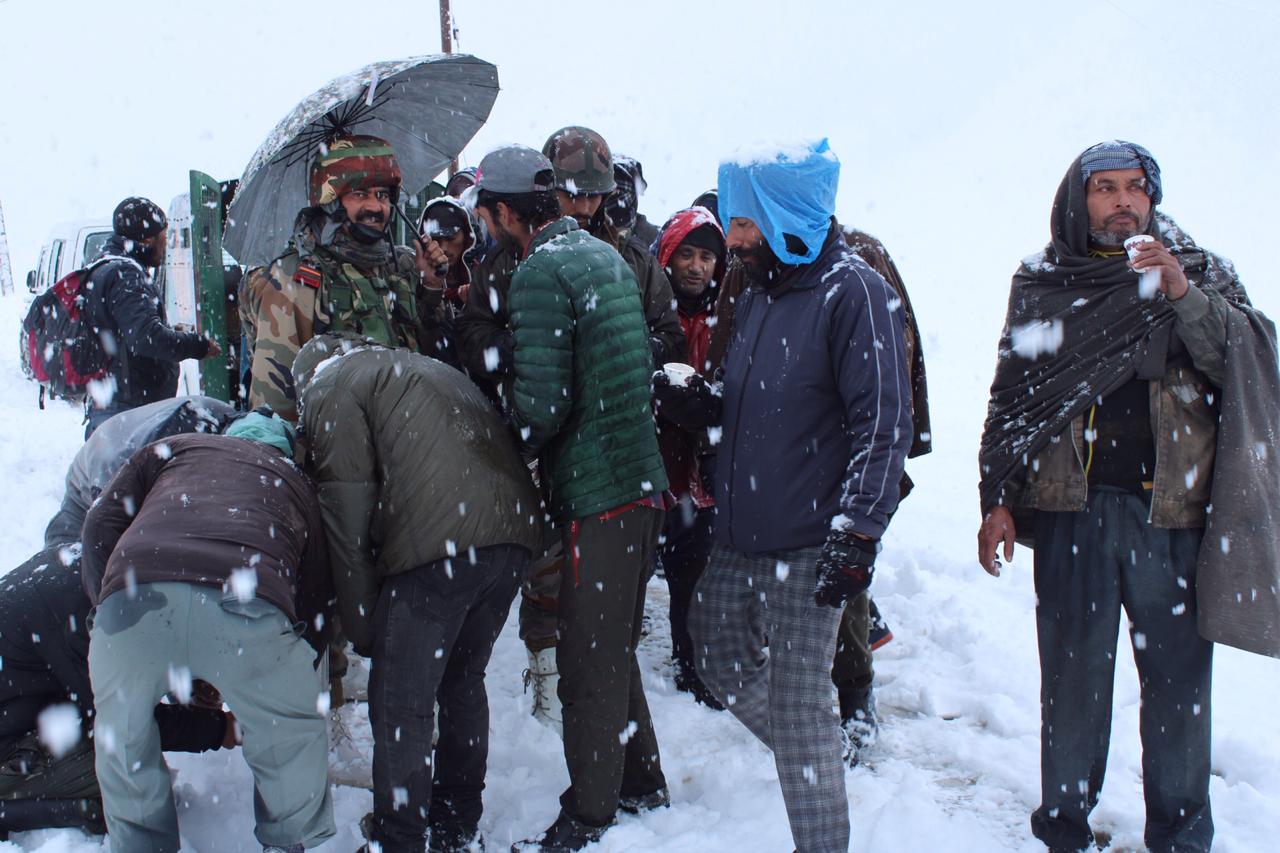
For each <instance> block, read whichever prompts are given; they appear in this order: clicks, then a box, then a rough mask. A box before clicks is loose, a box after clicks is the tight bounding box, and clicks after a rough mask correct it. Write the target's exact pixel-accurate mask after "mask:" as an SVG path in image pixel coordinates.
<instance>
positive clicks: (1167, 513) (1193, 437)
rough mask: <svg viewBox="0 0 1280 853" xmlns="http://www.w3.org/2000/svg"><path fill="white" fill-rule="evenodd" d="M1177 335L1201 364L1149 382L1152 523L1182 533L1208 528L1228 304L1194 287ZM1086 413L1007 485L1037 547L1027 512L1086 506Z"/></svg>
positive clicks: (1021, 535) (1018, 518)
mask: <svg viewBox="0 0 1280 853" xmlns="http://www.w3.org/2000/svg"><path fill="white" fill-rule="evenodd" d="M1173 306H1174V311H1175V312H1176V315H1177V319H1176V321H1175V326H1174V328H1175V330H1176V331H1177V334H1178V336H1179V338H1180V339H1181V340H1182V341H1183V342H1184V343H1185V345H1186V347H1187V349H1188V350H1189V351H1190V354H1191V356H1192V358H1193V360H1194V361H1195V365H1196V366H1192V365H1191V364H1174V365H1170V366H1169V367H1168V368H1167V369H1166V371H1165V375H1164V378H1163V379H1160V380H1158V381H1152V382H1151V383H1150V387H1151V390H1150V402H1151V434H1152V436H1153V437H1154V438H1155V447H1156V468H1155V475H1154V477H1153V479H1152V490H1151V515H1150V521H1151V524H1152V525H1154V526H1155V527H1162V528H1169V529H1181V528H1193V527H1203V526H1204V524H1205V511H1206V508H1207V506H1208V504H1209V500H1210V490H1211V489H1212V486H1213V466H1214V456H1215V454H1216V448H1217V438H1218V405H1217V399H1216V398H1218V397H1219V396H1220V393H1221V392H1220V391H1219V389H1218V383H1220V382H1221V381H1222V380H1221V376H1222V372H1223V354H1222V351H1223V347H1224V342H1225V340H1226V334H1227V332H1226V320H1225V314H1224V311H1225V310H1226V309H1225V302H1224V300H1223V298H1222V297H1221V296H1220V295H1218V294H1217V293H1214V292H1213V291H1208V290H1202V289H1200V288H1197V287H1194V286H1193V287H1192V288H1191V289H1190V290H1188V291H1187V295H1186V296H1184V297H1183V298H1182V299H1180V300H1178V301H1177V302H1174V303H1173ZM1084 418H1085V416H1084V415H1080V416H1079V417H1077V418H1075V419H1074V420H1073V421H1072V422H1071V427H1070V428H1069V429H1068V430H1065V431H1064V432H1063V433H1062V434H1061V435H1059V436H1057V437H1056V438H1054V439H1052V440H1051V441H1050V442H1049V444H1048V445H1047V446H1046V447H1045V449H1044V450H1042V451H1040V453H1039V454H1037V455H1036V457H1035V458H1034V459H1032V460H1030V464H1029V465H1028V466H1027V467H1026V468H1025V469H1023V471H1022V476H1021V477H1012V478H1010V479H1009V480H1008V481H1006V483H1005V486H1004V494H1005V496H1006V497H1005V500H1004V502H1005V503H1006V504H1007V505H1009V506H1011V507H1012V508H1013V510H1014V519H1015V527H1016V529H1017V530H1018V540H1019V541H1020V542H1022V543H1023V544H1026V545H1031V544H1032V541H1031V538H1030V537H1031V533H1032V530H1033V529H1034V528H1033V525H1032V523H1031V519H1030V517H1029V515H1028V513H1029V512H1030V511H1032V510H1037V509H1038V510H1044V511H1046V512H1078V511H1080V510H1083V509H1084V507H1085V500H1086V497H1087V495H1088V486H1087V483H1086V480H1085V473H1084V468H1085V463H1084V460H1085V457H1086V454H1087V452H1088V448H1087V445H1086V444H1085V440H1084Z"/></svg>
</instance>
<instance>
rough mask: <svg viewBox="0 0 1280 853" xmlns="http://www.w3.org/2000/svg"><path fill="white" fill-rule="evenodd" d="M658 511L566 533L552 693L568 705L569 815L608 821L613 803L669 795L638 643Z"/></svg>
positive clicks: (565, 798) (579, 525)
mask: <svg viewBox="0 0 1280 853" xmlns="http://www.w3.org/2000/svg"><path fill="white" fill-rule="evenodd" d="M662 517H663V513H662V511H661V510H657V509H653V508H651V507H636V508H633V509H629V510H627V511H626V512H623V513H621V514H619V515H616V516H614V517H612V518H607V519H605V518H599V517H595V518H584V519H580V520H579V521H577V522H575V523H573V524H571V525H568V526H567V529H566V530H565V536H566V541H565V558H566V566H565V569H564V578H563V582H562V583H561V586H560V642H559V644H558V645H557V646H556V667H557V668H558V669H559V670H560V684H559V687H558V689H557V693H558V695H559V697H560V701H561V703H563V705H564V757H565V763H566V764H567V765H568V768H569V788H568V790H566V791H565V792H564V793H563V794H562V795H561V796H560V807H561V809H562V810H563V811H564V812H565V814H567V815H569V816H570V817H572V818H574V819H576V820H579V821H582V822H583V823H586V824H590V825H592V826H604V825H606V824H608V823H610V822H611V821H612V820H613V818H614V815H615V813H616V812H617V810H618V798H619V796H628V797H637V796H643V795H645V794H651V793H653V792H654V791H657V790H660V789H662V788H665V787H666V784H667V780H666V777H664V776H663V775H662V763H661V760H660V759H659V756H658V739H657V736H656V735H655V734H654V731H653V720H652V719H651V718H650V716H649V704H648V702H647V701H646V700H645V695H644V685H643V683H642V682H641V680H640V665H639V663H637V662H636V644H637V643H638V642H639V640H640V620H641V617H642V616H643V615H644V596H645V585H646V584H647V583H648V580H649V576H650V574H651V573H652V570H653V552H654V549H655V548H656V547H657V544H658V533H659V531H660V530H661V529H662Z"/></svg>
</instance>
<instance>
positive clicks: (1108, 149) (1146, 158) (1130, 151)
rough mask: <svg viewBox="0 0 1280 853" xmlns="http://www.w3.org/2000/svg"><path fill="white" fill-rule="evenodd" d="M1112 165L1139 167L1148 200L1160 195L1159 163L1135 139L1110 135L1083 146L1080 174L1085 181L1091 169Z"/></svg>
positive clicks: (1104, 169)
mask: <svg viewBox="0 0 1280 853" xmlns="http://www.w3.org/2000/svg"><path fill="white" fill-rule="evenodd" d="M1113 169H1141V170H1142V171H1143V173H1145V174H1146V176H1147V195H1148V196H1149V197H1150V198H1151V203H1152V204H1159V203H1160V200H1161V199H1162V198H1163V197H1164V193H1163V192H1162V191H1161V187H1160V164H1159V163H1157V162H1156V158H1154V157H1152V156H1151V152H1150V151H1148V150H1147V149H1145V148H1143V147H1142V146H1141V145H1138V144H1137V143H1136V142H1125V141H1124V140H1123V139H1111V140H1108V141H1106V142H1099V143H1098V144H1097V145H1094V146H1092V147H1090V148H1086V149H1085V151H1084V153H1083V154H1081V155H1080V177H1081V179H1082V180H1083V181H1084V182H1085V183H1086V184H1087V183H1088V182H1089V176H1090V175H1092V174H1093V173H1094V172H1109V171H1111V170H1113Z"/></svg>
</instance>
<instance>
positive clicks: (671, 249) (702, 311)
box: [657, 207, 725, 509]
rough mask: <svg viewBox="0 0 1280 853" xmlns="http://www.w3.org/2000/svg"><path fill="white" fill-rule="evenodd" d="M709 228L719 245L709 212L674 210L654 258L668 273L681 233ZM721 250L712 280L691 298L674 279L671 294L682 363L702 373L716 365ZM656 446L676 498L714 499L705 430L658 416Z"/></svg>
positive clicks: (701, 503) (699, 503)
mask: <svg viewBox="0 0 1280 853" xmlns="http://www.w3.org/2000/svg"><path fill="white" fill-rule="evenodd" d="M704 225H706V226H709V227H711V228H714V229H715V231H716V233H717V234H719V235H720V240H721V245H722V246H723V244H724V232H723V231H722V230H721V229H720V224H719V223H718V222H716V220H715V217H714V216H712V214H711V211H709V210H707V209H706V208H703V207H690V208H686V209H685V210H681V211H678V212H677V213H676V214H674V215H673V216H672V217H671V218H670V219H669V220H667V222H666V223H665V224H664V225H663V226H662V230H661V231H660V232H659V234H658V239H657V250H658V263H659V264H660V265H661V266H662V267H663V269H664V270H666V271H667V273H668V275H670V273H671V257H672V255H674V254H675V252H676V249H678V248H679V247H680V244H681V243H683V242H684V240H685V238H686V237H688V236H689V234H691V233H692V232H693V231H695V230H696V229H698V228H701V227H702V226H704ZM724 271H725V252H724V251H723V249H722V250H721V252H720V254H719V257H718V258H717V260H716V266H715V270H714V271H713V272H712V276H711V283H710V284H708V285H707V288H706V290H704V291H703V292H702V294H701V295H700V296H698V297H697V298H696V299H690V298H688V297H685V296H684V294H680V293H679V289H678V286H677V285H675V284H673V285H672V290H673V291H675V292H676V293H677V294H678V295H677V296H676V306H677V311H678V312H679V315H680V326H681V328H682V329H683V330H684V337H685V358H684V363H685V364H688V365H689V366H691V367H693V368H694V369H695V370H697V371H698V372H699V373H701V374H702V375H703V376H705V377H708V378H710V377H711V376H712V375H713V374H714V372H715V370H714V367H713V365H712V364H711V362H710V360H709V359H708V353H709V350H710V346H711V332H712V329H713V327H714V326H715V325H716V319H715V313H714V311H715V306H716V295H717V294H718V292H719V287H720V283H721V282H722V281H724ZM658 446H659V447H660V448H661V450H662V459H663V462H664V463H665V464H666V467H667V479H668V480H669V481H670V483H671V491H672V493H673V494H674V495H675V496H676V497H677V498H684V497H686V496H688V497H689V498H690V499H691V500H692V501H693V504H694V506H696V507H697V508H699V509H705V508H706V507H709V506H712V505H713V504H714V503H715V497H714V495H713V494H712V489H711V488H710V487H708V486H707V485H706V484H705V483H704V480H703V476H702V466H701V465H700V464H699V458H700V456H703V455H706V453H707V451H708V449H709V442H708V440H707V438H706V436H705V435H690V434H689V433H687V432H685V431H684V430H682V429H680V428H678V427H677V426H675V425H674V424H672V423H670V422H668V421H665V420H663V419H662V418H661V417H659V419H658Z"/></svg>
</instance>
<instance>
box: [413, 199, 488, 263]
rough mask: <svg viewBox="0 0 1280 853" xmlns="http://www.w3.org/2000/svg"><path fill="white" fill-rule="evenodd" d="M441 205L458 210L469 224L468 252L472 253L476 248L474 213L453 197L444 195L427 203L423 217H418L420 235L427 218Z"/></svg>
mask: <svg viewBox="0 0 1280 853" xmlns="http://www.w3.org/2000/svg"><path fill="white" fill-rule="evenodd" d="M440 205H446V206H448V207H452V208H454V209H456V210H458V211H459V212H460V213H461V214H462V216H463V218H464V220H465V222H466V223H467V225H466V234H467V251H471V249H472V248H474V247H475V245H476V228H475V223H474V222H472V219H471V218H472V213H471V211H470V210H468V209H467V206H466V205H465V204H463V203H462V202H460V201H458V200H457V199H456V198H453V197H451V196H447V195H444V196H440V197H439V198H433V199H431V201H429V202H427V206H426V207H424V208H423V209H422V215H421V216H419V217H418V233H419V234H421V233H422V226H423V223H425V222H426V221H427V216H428V215H430V213H431V210H432V208H435V207H438V206H440ZM464 254H465V253H464Z"/></svg>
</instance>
